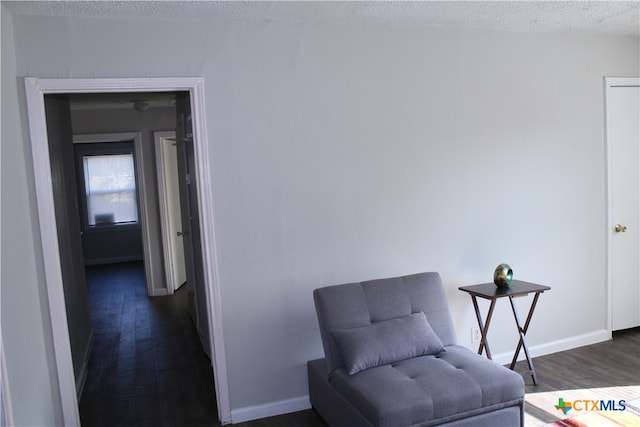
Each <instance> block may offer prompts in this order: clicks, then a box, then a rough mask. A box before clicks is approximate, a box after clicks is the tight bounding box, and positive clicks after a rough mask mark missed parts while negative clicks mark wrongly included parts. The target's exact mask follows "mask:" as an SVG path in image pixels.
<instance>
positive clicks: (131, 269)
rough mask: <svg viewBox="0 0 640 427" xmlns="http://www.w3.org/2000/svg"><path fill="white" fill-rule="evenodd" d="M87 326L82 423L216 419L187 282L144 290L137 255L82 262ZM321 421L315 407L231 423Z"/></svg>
mask: <svg viewBox="0 0 640 427" xmlns="http://www.w3.org/2000/svg"><path fill="white" fill-rule="evenodd" d="M86 271H87V286H88V291H89V305H90V308H91V318H92V322H93V328H94V343H93V351H92V353H91V357H90V360H89V372H88V375H87V380H86V384H85V387H84V392H83V394H82V397H81V399H80V419H81V422H82V426H83V427H102V426H105V427H116V426H122V427H143V426H153V427H208V426H216V427H217V426H220V423H219V421H218V415H217V410H216V399H215V390H214V386H213V372H212V369H211V364H210V361H209V359H208V358H207V356H206V355H205V354H204V352H203V351H202V347H201V345H200V340H199V338H198V335H197V332H196V330H195V327H194V325H193V322H192V320H191V318H190V317H189V313H188V306H187V295H186V293H187V292H186V289H184V287H183V288H181V289H179V290H178V291H177V292H176V293H175V294H174V295H171V296H165V297H155V298H149V297H147V287H146V283H145V279H144V266H143V264H142V263H140V262H131V263H122V264H109V265H103V266H92V267H87V269H86ZM235 425H236V426H239V427H285V426H286V427H326V426H327V424H326V423H325V422H324V421H323V420H322V419H321V418H320V417H319V416H318V414H317V413H316V412H315V411H314V410H307V411H300V412H296V413H294V414H286V415H280V416H277V417H270V418H264V419H261V420H255V421H249V422H244V423H239V424H235Z"/></svg>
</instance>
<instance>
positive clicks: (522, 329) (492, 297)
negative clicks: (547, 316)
mask: <svg viewBox="0 0 640 427" xmlns="http://www.w3.org/2000/svg"><path fill="white" fill-rule="evenodd" d="M458 289H460V290H461V291H464V292H467V293H469V294H470V295H471V300H472V301H473V308H474V309H475V311H476V318H477V319H478V326H479V327H480V331H481V332H482V338H481V339H480V346H479V347H478V354H482V351H483V350H485V351H486V353H487V357H488V358H489V359H491V350H489V341H488V340H487V332H488V331H489V324H490V323H491V316H492V315H493V309H494V307H495V305H496V301H497V300H498V299H499V298H504V297H509V302H510V303H511V309H512V310H513V317H514V319H515V321H516V326H517V327H518V333H519V334H520V340H519V341H518V347H517V348H516V352H515V354H514V355H513V359H512V360H511V366H510V369H512V370H513V368H514V367H515V366H516V361H517V360H518V355H519V354H520V350H521V349H524V354H525V356H526V358H527V363H528V365H529V370H528V371H526V372H524V374H529V373H530V374H531V378H532V379H533V384H534V385H538V380H537V378H536V371H535V369H534V367H533V360H531V356H530V355H529V348H528V347H527V341H526V339H525V336H526V334H527V330H528V329H529V323H530V322H531V317H532V316H533V311H534V310H535V308H536V304H537V303H538V298H539V297H540V294H541V293H543V292H544V291H548V290H550V289H551V288H550V287H549V286H544V285H536V284H535V283H529V282H523V281H521V280H514V281H512V282H511V284H510V285H509V286H508V287H498V286H496V285H495V284H494V283H483V284H481V285H471V286H461V287H459V288H458ZM531 293H533V294H534V296H533V301H532V302H531V307H530V308H529V314H528V315H527V320H526V321H525V322H524V326H523V325H522V323H521V322H520V317H519V316H518V311H517V310H516V305H515V303H514V302H513V299H514V298H516V297H522V296H526V295H529V294H531ZM478 298H483V299H487V300H489V301H491V304H490V305H489V311H488V313H487V319H486V320H485V321H484V324H483V321H482V316H481V315H480V309H479V308H478V300H477V299H478Z"/></svg>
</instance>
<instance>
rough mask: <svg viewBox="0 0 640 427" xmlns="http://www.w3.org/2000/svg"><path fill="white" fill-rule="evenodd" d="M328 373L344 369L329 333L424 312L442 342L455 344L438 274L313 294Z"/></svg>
mask: <svg viewBox="0 0 640 427" xmlns="http://www.w3.org/2000/svg"><path fill="white" fill-rule="evenodd" d="M313 298H314V302H315V305H316V314H317V315H318V323H319V325H320V335H321V336H322V345H323V347H324V353H325V356H326V359H327V365H328V370H329V372H333V371H334V370H335V369H337V368H339V367H341V366H344V361H343V360H342V356H341V355H340V352H339V350H338V347H337V344H336V341H335V339H334V337H333V335H332V334H331V331H333V330H336V329H348V328H357V327H361V326H366V325H370V324H372V323H376V322H381V321H384V320H390V319H394V318H398V317H404V316H408V315H410V314H412V313H418V312H421V311H422V312H424V314H425V315H426V317H427V320H428V321H429V324H430V325H431V327H432V328H433V330H434V331H435V333H436V334H437V335H438V338H440V340H441V341H442V343H443V344H444V345H445V346H447V345H453V344H456V334H455V330H454V328H453V321H452V319H451V313H450V311H449V306H448V304H447V298H446V295H445V293H444V288H443V286H442V279H441V278H440V275H439V274H438V273H435V272H430V273H418V274H412V275H409V276H401V277H393V278H388V279H379V280H370V281H366V282H359V283H349V284H344V285H336V286H327V287H324V288H319V289H316V290H314V291H313Z"/></svg>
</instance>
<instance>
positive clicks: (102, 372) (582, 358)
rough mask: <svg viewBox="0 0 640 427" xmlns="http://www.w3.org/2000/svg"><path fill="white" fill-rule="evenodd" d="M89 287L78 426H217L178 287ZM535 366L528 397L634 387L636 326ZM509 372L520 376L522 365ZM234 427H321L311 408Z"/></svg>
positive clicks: (205, 367) (127, 283)
mask: <svg viewBox="0 0 640 427" xmlns="http://www.w3.org/2000/svg"><path fill="white" fill-rule="evenodd" d="M87 283H88V288H89V289H88V290H89V299H90V306H91V315H92V321H93V327H94V334H95V337H94V345H93V351H92V354H91V358H90V361H89V370H88V375H87V381H86V384H85V388H84V393H83V395H82V397H81V400H80V404H79V405H80V408H79V409H80V417H81V421H82V425H83V426H84V427H102V426H108V427H115V426H123V427H137V426H140V427H144V426H154V427H156V426H159V427H163V426H166V427H200V426H202V427H217V426H219V425H220V423H219V422H218V421H217V419H218V416H217V410H216V400H215V390H214V387H213V373H212V370H211V365H210V361H209V359H208V358H207V357H206V355H205V354H204V352H203V351H202V349H201V346H200V341H199V339H198V336H197V333H196V331H195V328H194V326H193V322H192V321H191V318H190V317H189V314H188V311H187V300H186V290H182V289H181V290H178V291H177V292H176V293H175V294H174V295H173V296H167V297H155V298H148V297H147V290H146V284H145V281H144V269H143V265H142V263H135V262H134V263H123V264H112V265H106V266H94V267H87ZM534 365H535V368H536V372H537V375H538V382H539V385H538V386H533V385H532V383H531V378H530V377H528V378H525V384H527V385H526V392H527V393H534V392H544V391H553V390H566V389H573V388H575V389H578V388H590V387H609V386H624V385H640V328H635V329H632V330H627V331H623V332H619V333H615V334H614V339H613V340H612V341H607V342H603V343H599V344H594V345H591V346H587V347H581V348H577V349H573V350H569V351H565V352H560V353H556V354H552V355H548V356H542V357H538V358H534ZM516 370H519V371H524V370H526V362H518V363H517V364H516ZM530 409H531V408H528V409H527V411H528V412H529V411H530ZM533 412H534V414H533V415H535V416H536V418H539V416H540V417H541V416H542V415H541V414H539V413H537V412H536V411H535V410H533ZM236 425H238V426H240V427H285V426H286V427H327V424H326V423H325V422H324V421H323V420H322V418H321V417H320V416H319V415H318V413H317V412H315V411H314V410H313V409H310V410H306V411H300V412H296V413H293V414H287V415H281V416H277V417H271V418H265V419H261V420H255V421H250V422H245V423H240V424H236Z"/></svg>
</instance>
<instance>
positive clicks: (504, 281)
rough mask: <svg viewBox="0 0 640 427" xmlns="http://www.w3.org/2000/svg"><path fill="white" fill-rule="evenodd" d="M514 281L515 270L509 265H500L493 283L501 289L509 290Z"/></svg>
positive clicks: (495, 272) (494, 275)
mask: <svg viewBox="0 0 640 427" xmlns="http://www.w3.org/2000/svg"><path fill="white" fill-rule="evenodd" d="M511 279H513V270H512V269H511V267H509V264H500V265H499V266H497V267H496V271H494V272H493V283H495V284H496V286H497V287H499V288H507V287H509V285H510V284H511Z"/></svg>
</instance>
